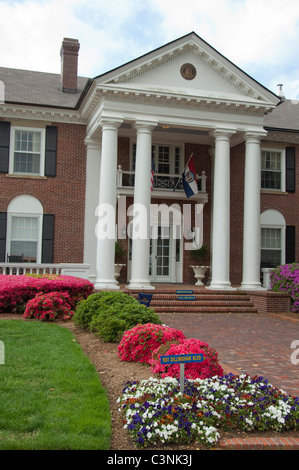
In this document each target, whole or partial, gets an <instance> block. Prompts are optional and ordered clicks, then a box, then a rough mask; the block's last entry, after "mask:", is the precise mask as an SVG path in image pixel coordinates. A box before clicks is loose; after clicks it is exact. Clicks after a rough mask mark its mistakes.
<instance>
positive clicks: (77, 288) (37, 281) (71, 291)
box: [0, 274, 94, 313]
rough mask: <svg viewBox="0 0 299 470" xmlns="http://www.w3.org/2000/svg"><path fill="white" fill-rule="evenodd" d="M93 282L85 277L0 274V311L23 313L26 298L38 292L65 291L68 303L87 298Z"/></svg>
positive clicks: (72, 304)
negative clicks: (68, 299) (68, 298)
mask: <svg viewBox="0 0 299 470" xmlns="http://www.w3.org/2000/svg"><path fill="white" fill-rule="evenodd" d="M93 289H94V287H93V284H92V283H91V282H89V281H88V280H86V279H81V278H76V277H73V276H62V275H53V274H51V275H47V274H46V275H36V276H35V275H26V274H24V275H20V276H15V275H9V276H6V275H0V313H10V312H13V313H24V310H25V307H26V304H27V302H28V300H30V299H33V298H34V297H35V296H36V294H38V293H39V292H43V293H49V292H54V291H55V292H67V293H68V295H69V297H70V305H71V307H72V308H74V307H75V306H76V304H77V302H78V301H79V300H81V299H85V298H87V297H88V296H89V295H90V294H91V293H92V292H93Z"/></svg>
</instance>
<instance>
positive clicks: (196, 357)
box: [160, 354, 204, 364]
mask: <svg viewBox="0 0 299 470" xmlns="http://www.w3.org/2000/svg"><path fill="white" fill-rule="evenodd" d="M160 361H161V364H186V363H188V362H203V361H204V357H203V354H174V355H172V356H161V357H160Z"/></svg>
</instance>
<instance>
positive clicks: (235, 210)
mask: <svg viewBox="0 0 299 470" xmlns="http://www.w3.org/2000/svg"><path fill="white" fill-rule="evenodd" d="M230 165H231V180H230V183H231V185H230V188H231V189H230V205H231V210H230V231H231V237H230V282H231V283H232V284H233V285H234V284H236V285H240V283H241V282H242V259H243V220H244V215H243V214H244V165H245V145H244V144H240V145H237V146H235V147H233V148H232V149H231V160H230Z"/></svg>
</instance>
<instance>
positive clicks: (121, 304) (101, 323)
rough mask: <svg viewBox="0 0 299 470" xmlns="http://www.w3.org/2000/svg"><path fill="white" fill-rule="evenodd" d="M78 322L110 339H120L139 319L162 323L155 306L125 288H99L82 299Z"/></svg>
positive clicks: (78, 308)
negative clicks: (125, 290)
mask: <svg viewBox="0 0 299 470" xmlns="http://www.w3.org/2000/svg"><path fill="white" fill-rule="evenodd" d="M74 322H75V324H76V325H77V326H80V327H82V328H88V329H89V330H90V331H92V332H93V333H95V334H96V335H98V336H99V337H101V338H102V339H103V340H104V341H106V342H118V341H120V339H121V337H122V335H123V333H124V332H125V331H126V330H129V329H130V328H132V327H133V326H135V325H137V324H138V323H139V324H145V323H155V324H158V325H160V324H161V320H160V318H159V316H158V315H157V314H156V313H155V311H154V310H153V309H151V308H148V307H146V306H145V305H141V304H140V303H139V302H138V300H136V299H135V298H134V297H132V296H130V295H128V294H125V293H124V292H110V291H104V292H97V293H95V294H92V295H90V296H89V297H88V298H87V299H86V300H83V301H81V302H80V303H79V304H78V305H77V308H76V310H75V315H74Z"/></svg>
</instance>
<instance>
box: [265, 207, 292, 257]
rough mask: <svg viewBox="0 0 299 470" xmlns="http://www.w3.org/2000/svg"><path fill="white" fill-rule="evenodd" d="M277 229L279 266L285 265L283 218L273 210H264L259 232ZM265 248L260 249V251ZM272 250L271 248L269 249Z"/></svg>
mask: <svg viewBox="0 0 299 470" xmlns="http://www.w3.org/2000/svg"><path fill="white" fill-rule="evenodd" d="M264 228H268V229H278V230H280V252H281V264H285V257H286V250H285V237H286V222H285V218H284V216H283V215H282V214H281V213H280V212H279V211H277V210H275V209H266V210H265V211H264V212H262V214H261V232H262V229H264ZM263 249H266V248H262V247H261V251H262V250H263ZM269 249H273V248H269Z"/></svg>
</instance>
